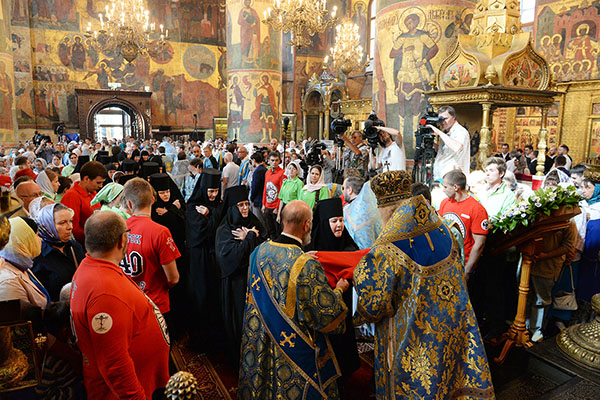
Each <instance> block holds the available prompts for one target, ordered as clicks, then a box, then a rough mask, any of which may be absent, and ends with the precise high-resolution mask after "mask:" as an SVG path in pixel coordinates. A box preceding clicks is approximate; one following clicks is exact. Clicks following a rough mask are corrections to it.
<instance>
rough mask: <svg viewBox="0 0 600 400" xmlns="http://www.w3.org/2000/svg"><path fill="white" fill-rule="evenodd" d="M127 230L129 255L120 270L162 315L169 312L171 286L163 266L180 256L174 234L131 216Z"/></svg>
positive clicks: (149, 221)
mask: <svg viewBox="0 0 600 400" xmlns="http://www.w3.org/2000/svg"><path fill="white" fill-rule="evenodd" d="M127 228H129V229H130V231H129V240H128V242H127V255H126V256H125V258H124V259H123V260H122V261H121V264H120V265H121V268H123V271H125V274H127V275H129V276H131V279H133V280H134V281H135V282H136V283H137V284H138V286H139V287H140V288H141V289H142V290H143V291H144V293H146V294H147V295H148V297H150V299H152V301H153V302H154V303H156V305H157V306H158V308H159V309H160V311H161V312H162V313H166V312H169V310H170V303H169V285H168V284H167V276H166V275H165V271H164V270H163V267H162V266H163V265H167V264H168V263H170V262H171V261H175V260H176V259H177V258H179V257H181V254H180V253H179V250H178V249H177V246H176V245H175V241H174V240H173V237H172V236H171V232H169V229H167V228H166V227H164V226H163V225H160V224H157V223H156V222H154V221H152V219H150V217H130V218H129V219H128V220H127Z"/></svg>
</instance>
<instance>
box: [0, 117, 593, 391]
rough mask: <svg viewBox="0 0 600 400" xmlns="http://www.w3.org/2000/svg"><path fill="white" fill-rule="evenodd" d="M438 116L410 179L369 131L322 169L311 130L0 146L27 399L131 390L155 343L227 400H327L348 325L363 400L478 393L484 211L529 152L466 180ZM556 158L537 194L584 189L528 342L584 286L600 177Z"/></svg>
mask: <svg viewBox="0 0 600 400" xmlns="http://www.w3.org/2000/svg"><path fill="white" fill-rule="evenodd" d="M439 115H440V116H442V117H444V120H443V122H442V126H441V127H440V129H438V128H437V127H432V129H433V132H434V133H435V134H436V135H437V136H438V137H439V147H438V156H437V157H436V160H435V161H436V163H435V164H434V165H435V167H434V170H433V178H434V180H435V181H434V183H433V184H432V189H431V191H430V189H429V187H428V186H426V185H424V184H422V183H413V182H412V179H411V176H410V175H409V174H408V173H407V172H406V171H405V169H406V161H405V158H404V150H403V147H402V137H401V135H400V134H399V133H398V132H397V131H395V130H393V129H390V128H383V127H379V128H378V129H379V139H380V142H381V145H380V147H379V148H378V149H376V150H375V151H371V149H370V148H369V146H368V145H367V143H365V142H364V141H363V137H362V135H361V133H360V132H359V131H354V132H349V134H348V136H344V138H343V141H344V143H345V146H344V147H343V150H344V151H343V153H342V154H339V157H341V158H342V163H343V167H344V168H343V171H337V170H336V168H335V166H336V163H335V160H336V152H340V151H342V148H341V147H338V146H333V147H332V148H329V149H321V148H318V147H315V146H313V145H312V143H311V142H310V141H304V142H302V143H298V144H296V143H294V142H293V141H290V142H289V143H285V145H282V144H281V143H279V142H278V141H277V140H276V139H273V140H272V141H271V142H270V143H269V144H268V145H252V144H241V143H236V142H229V143H228V142H225V141H223V140H221V139H216V140H212V139H211V140H208V141H205V142H203V143H202V142H195V141H191V140H188V139H186V138H183V139H177V140H175V139H173V138H170V137H164V138H163V139H162V140H157V139H148V140H140V141H138V140H135V139H134V138H125V139H123V140H102V141H99V142H93V141H92V140H90V139H85V140H83V141H81V142H70V143H56V144H52V143H49V142H46V141H41V142H40V143H39V144H38V145H37V146H36V145H35V144H33V143H26V144H24V145H21V144H20V145H19V146H18V147H15V148H12V149H6V148H4V147H1V146H0V157H1V158H0V185H1V187H2V190H3V191H8V190H10V191H12V193H13V194H14V196H16V197H17V198H18V199H20V201H21V202H22V204H23V208H22V209H21V210H19V211H18V212H17V213H15V214H14V215H13V216H12V217H11V219H10V224H11V232H10V241H9V243H8V245H7V246H6V247H5V248H4V249H2V250H1V251H0V256H1V257H2V264H1V266H0V300H13V299H19V300H22V301H23V302H25V303H28V304H30V305H31V306H33V307H37V308H39V309H42V310H45V317H44V319H43V320H42V322H41V324H40V325H41V327H39V326H38V329H41V330H44V331H45V332H46V333H47V334H48V335H49V337H50V338H51V340H50V341H49V344H48V354H49V355H50V357H49V362H48V363H46V364H45V365H44V371H42V374H43V376H44V380H43V381H42V382H43V383H42V384H41V385H39V386H38V387H36V388H35V393H33V392H32V393H29V394H28V395H29V396H30V397H31V398H34V397H35V396H37V397H38V398H60V396H66V397H69V396H71V398H81V397H78V396H82V395H83V393H84V392H87V396H88V397H89V398H98V399H108V398H121V397H123V398H125V397H127V398H139V399H144V398H151V397H152V394H153V393H154V392H155V391H160V390H162V388H164V386H165V384H166V383H167V380H168V377H169V368H168V365H169V364H168V355H169V346H170V345H171V340H172V339H173V338H174V339H176V340H183V341H186V343H188V345H189V346H190V347H191V348H192V349H193V350H195V351H198V352H208V353H210V352H223V353H224V354H225V355H226V357H227V360H228V362H229V363H230V364H231V365H232V366H234V367H235V368H238V369H239V384H238V396H239V398H242V399H249V398H259V399H266V398H291V399H295V398H304V397H303V396H308V398H329V399H335V398H339V397H340V396H341V395H342V394H343V390H344V385H345V383H346V382H347V381H348V380H349V379H350V378H351V376H352V374H353V373H354V372H355V371H356V370H357V369H358V368H359V366H360V362H359V358H358V351H357V345H356V343H357V338H356V334H355V329H353V328H354V327H360V326H362V327H363V328H362V329H361V330H360V331H359V332H360V334H361V336H362V335H366V336H369V335H371V336H372V340H374V341H375V342H376V346H375V365H374V374H375V380H374V382H375V387H376V392H377V396H378V398H384V397H385V396H386V393H388V392H389V390H390V388H394V390H395V391H396V393H395V395H394V396H396V398H414V397H415V396H417V395H418V396H425V397H430V396H436V395H440V396H442V397H447V396H452V395H453V394H457V393H464V391H465V390H469V393H471V394H472V395H474V396H476V397H479V398H492V397H493V395H494V392H493V386H492V381H491V375H490V371H489V367H488V364H487V358H486V354H485V349H484V347H483V340H482V335H483V337H493V336H495V335H498V334H500V333H502V332H503V331H504V330H505V329H506V328H507V326H506V323H505V321H506V320H507V319H508V320H510V319H512V318H514V313H515V310H516V305H515V301H516V292H517V284H516V282H517V276H518V269H519V259H520V257H519V254H518V253H516V252H514V251H508V252H506V253H505V254H503V255H502V257H497V256H491V255H490V254H489V252H486V238H487V235H488V232H489V228H490V219H492V218H494V217H499V216H501V215H504V214H506V213H508V212H510V211H511V210H514V209H515V207H518V205H519V204H520V202H521V201H523V200H526V199H528V198H529V197H531V196H535V194H534V192H533V191H532V190H531V188H530V187H529V186H527V185H524V184H523V183H520V182H519V181H518V180H517V179H516V178H515V176H517V177H519V176H520V175H519V174H523V175H526V174H528V173H531V174H534V173H535V171H536V170H537V165H536V164H537V158H536V152H535V151H534V150H533V147H532V146H526V147H525V148H524V149H523V151H522V152H520V150H515V151H512V152H511V151H510V148H509V146H508V145H507V144H505V145H502V146H501V153H499V154H496V155H495V156H493V157H490V158H489V159H488V160H487V161H486V162H485V164H484V165H483V170H480V171H470V170H469V135H468V132H466V130H465V129H464V128H462V127H461V126H460V125H459V124H458V123H457V122H456V115H455V113H454V110H453V109H452V108H451V107H444V108H443V109H441V110H440V113H439ZM465 132H466V136H465ZM571 164H572V160H571V158H570V157H569V156H568V147H567V146H566V145H561V146H560V147H559V148H558V149H557V148H555V147H551V148H550V149H549V150H548V154H547V156H546V163H545V165H544V171H545V178H544V181H543V187H544V188H547V187H555V186H565V187H567V186H570V185H574V186H575V188H576V189H577V190H579V191H580V193H581V194H582V196H583V198H584V200H582V201H581V208H582V211H583V213H582V215H580V216H578V217H577V218H575V219H574V221H573V222H572V223H571V224H570V226H569V227H568V228H565V229H563V230H560V231H556V232H552V233H550V234H547V235H546V237H545V240H544V249H543V252H542V253H540V254H538V255H537V256H536V259H535V263H534V265H533V266H532V272H531V275H532V278H531V287H532V291H531V293H530V304H529V309H530V313H529V320H530V323H529V328H530V330H531V333H532V339H533V340H534V341H539V340H542V339H543V337H544V333H545V332H548V333H549V332H551V331H552V330H551V328H549V327H548V323H549V321H552V322H553V326H554V327H556V328H557V329H563V328H564V327H565V326H567V325H569V323H572V322H573V318H572V311H565V310H558V309H554V308H552V307H551V305H552V300H553V296H554V294H555V293H556V292H557V291H559V290H563V289H568V288H569V287H570V286H573V287H577V290H576V293H577V295H578V297H579V298H580V299H581V301H582V303H585V302H589V301H590V298H591V296H592V295H593V294H595V293H597V292H600V276H598V275H597V272H596V270H595V268H594V267H593V265H596V264H597V257H598V256H597V254H598V247H599V246H600V243H598V242H599V240H598V238H599V237H600V235H598V234H597V230H598V229H599V227H600V208H599V207H600V206H599V205H600V182H595V181H594V180H593V179H592V178H590V176H589V175H588V174H586V173H585V170H586V168H587V167H586V166H584V165H582V164H577V165H574V166H572V165H571ZM444 221H445V222H444ZM594 232H596V234H594ZM594 252H595V253H594ZM567 268H568V271H570V274H567V273H565V270H566V269H567ZM417 278H418V279H422V281H421V283H420V284H419V285H416V286H415V285H414V282H415V279H417ZM352 293H355V298H354V300H353V296H352ZM48 321H52V323H50V322H48ZM369 324H373V325H369ZM370 326H371V327H372V328H369V327H370ZM480 332H481V334H480ZM360 339H361V340H363V338H362V337H361V338H360ZM315 354H316V357H317V359H316V360H315ZM311 357H312V358H311ZM423 357H424V358H423ZM449 359H452V360H453V361H452V362H450V361H449ZM423 363H425V364H427V365H426V366H425V364H423ZM442 364H444V365H442ZM57 365H58V366H62V367H57ZM449 365H452V367H451V368H450V367H449ZM57 371H59V372H57ZM80 376H83V380H81V379H80V378H79V377H80ZM317 377H318V378H317ZM21 395H23V394H21ZM311 396H313V397H311ZM394 396H392V397H394ZM21 398H26V397H21Z"/></svg>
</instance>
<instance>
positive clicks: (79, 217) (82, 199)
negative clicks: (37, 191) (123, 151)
mask: <svg viewBox="0 0 600 400" xmlns="http://www.w3.org/2000/svg"><path fill="white" fill-rule="evenodd" d="M79 173H80V175H81V180H80V181H79V182H75V184H74V185H73V187H72V188H71V189H69V190H67V192H66V193H65V195H64V196H63V198H62V200H61V203H63V204H64V205H65V206H67V207H69V208H70V209H71V210H73V211H74V212H75V214H74V215H73V236H75V240H77V241H78V242H79V243H81V244H84V243H85V234H84V230H83V227H84V226H85V222H86V221H87V220H88V218H89V217H90V216H91V215H92V213H93V212H94V210H96V209H100V207H101V205H100V204H96V205H94V206H92V205H90V202H91V201H92V199H93V198H94V196H96V191H98V190H99V189H100V188H101V187H102V184H103V183H104V180H105V179H106V177H107V176H108V173H107V171H106V167H105V166H104V165H102V164H100V163H99V162H98V161H89V162H87V163H85V164H83V166H82V167H81V170H80V171H79Z"/></svg>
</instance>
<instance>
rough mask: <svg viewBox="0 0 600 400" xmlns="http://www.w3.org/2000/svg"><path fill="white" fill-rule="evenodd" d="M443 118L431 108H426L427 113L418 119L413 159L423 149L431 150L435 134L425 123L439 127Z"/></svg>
mask: <svg viewBox="0 0 600 400" xmlns="http://www.w3.org/2000/svg"><path fill="white" fill-rule="evenodd" d="M444 119H445V118H444V117H439V116H438V115H437V113H435V112H434V111H433V110H427V114H425V115H423V116H422V117H421V118H420V119H419V127H418V128H417V131H416V132H415V145H416V146H415V159H418V158H420V156H421V154H422V153H423V151H425V150H428V151H430V150H433V145H434V142H435V135H434V134H433V131H432V129H431V128H429V127H428V126H427V125H432V126H435V127H436V128H438V129H439V128H441V123H442V122H443V121H444Z"/></svg>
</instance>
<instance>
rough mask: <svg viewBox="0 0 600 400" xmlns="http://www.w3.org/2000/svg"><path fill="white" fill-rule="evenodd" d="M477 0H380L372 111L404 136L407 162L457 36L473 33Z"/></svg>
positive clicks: (378, 4) (377, 17)
mask: <svg viewBox="0 0 600 400" xmlns="http://www.w3.org/2000/svg"><path fill="white" fill-rule="evenodd" d="M475 3H476V2H475V1H474V0H436V1H434V2H431V1H427V0H416V1H408V0H400V1H398V0H378V2H377V14H376V20H375V24H376V32H377V33H376V38H375V42H376V43H375V57H374V63H375V65H374V72H373V109H374V110H375V111H376V112H377V114H378V116H379V118H381V119H382V120H383V121H385V123H386V125H387V126H391V127H393V128H397V129H399V130H400V132H401V133H402V134H403V137H404V145H405V149H406V157H407V158H412V157H413V155H414V132H415V131H416V130H417V126H418V120H419V117H420V116H421V115H422V114H423V113H424V112H425V111H426V110H427V107H428V106H429V103H428V100H427V98H426V97H425V95H424V94H423V92H425V91H428V90H430V86H429V84H430V83H431V82H433V80H434V76H435V73H436V72H437V70H438V68H439V66H440V64H441V62H442V61H443V60H444V59H445V58H446V56H448V55H449V54H450V53H451V52H452V50H453V49H454V46H455V45H456V42H457V41H458V34H462V33H464V34H467V33H469V28H470V25H471V21H472V20H473V9H474V7H475Z"/></svg>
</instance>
